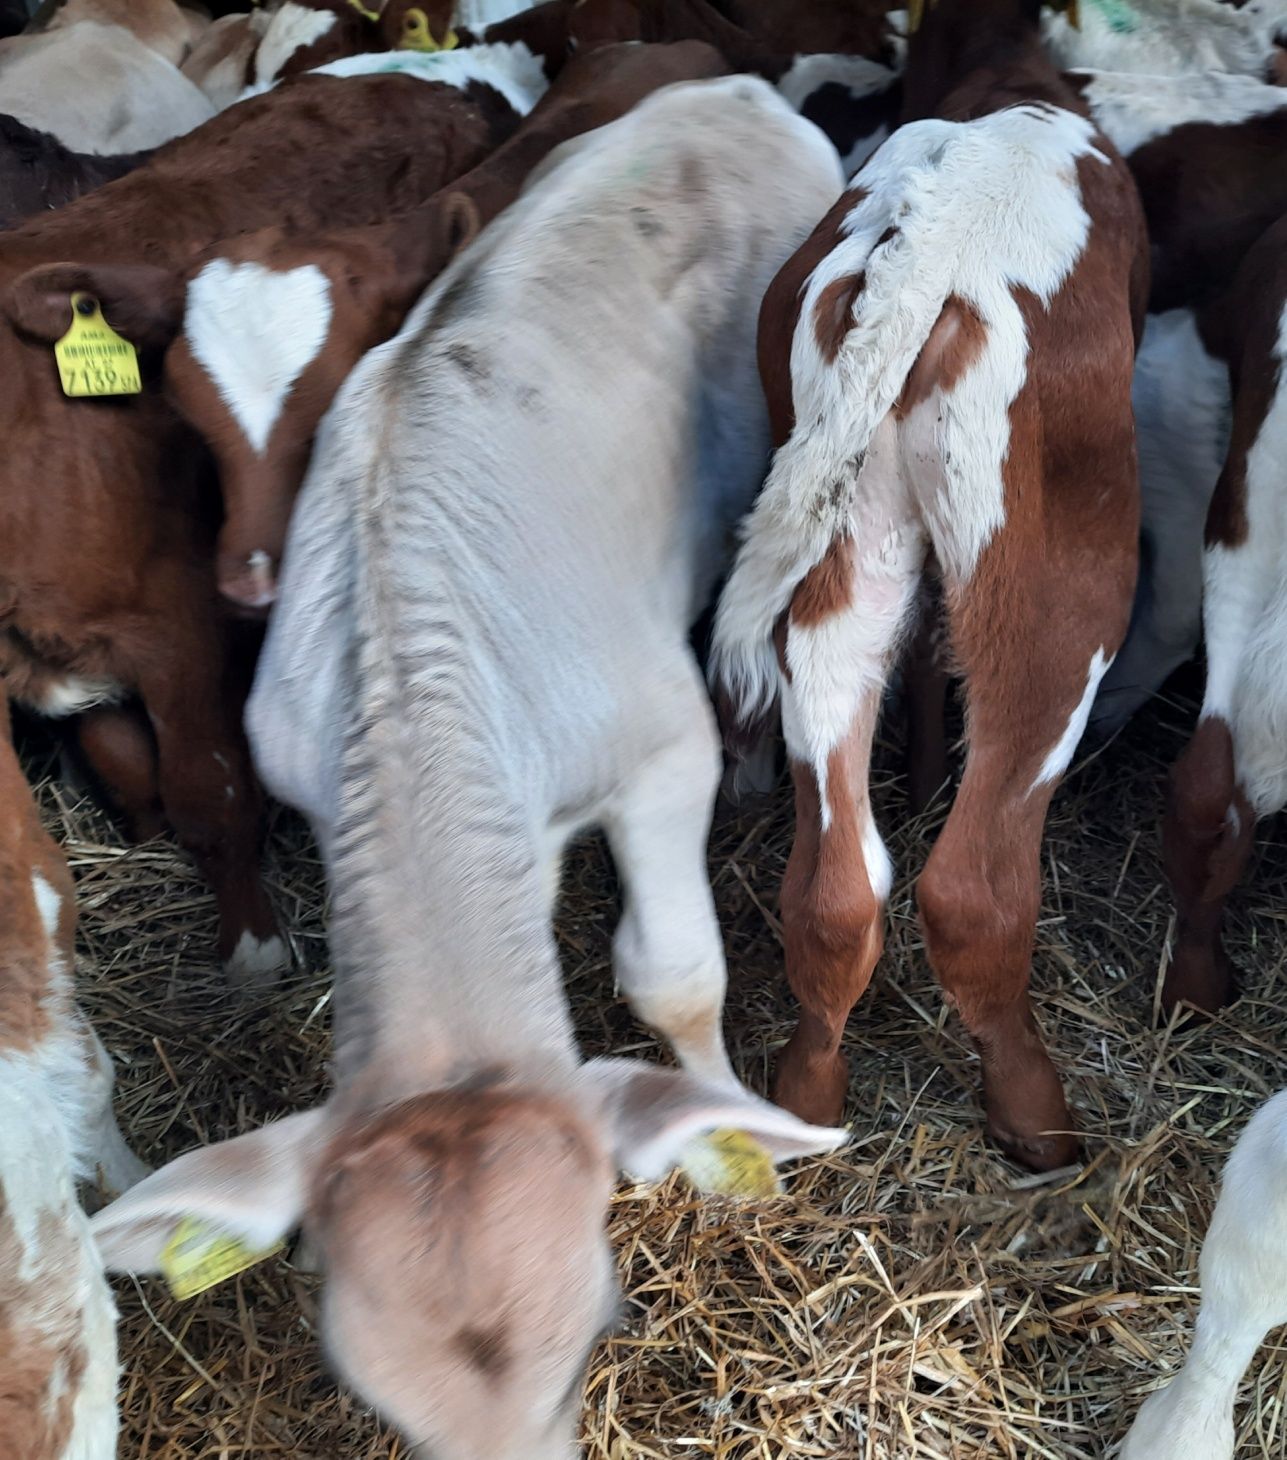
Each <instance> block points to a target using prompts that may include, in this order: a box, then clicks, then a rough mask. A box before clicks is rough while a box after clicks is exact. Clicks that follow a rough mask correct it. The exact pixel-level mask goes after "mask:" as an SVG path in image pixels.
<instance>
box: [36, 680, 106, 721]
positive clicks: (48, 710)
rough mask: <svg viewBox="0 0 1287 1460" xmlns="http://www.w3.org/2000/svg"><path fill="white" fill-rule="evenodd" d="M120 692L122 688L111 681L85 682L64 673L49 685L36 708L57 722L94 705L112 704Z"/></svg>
mask: <svg viewBox="0 0 1287 1460" xmlns="http://www.w3.org/2000/svg"><path fill="white" fill-rule="evenodd" d="M123 693H124V691H123V690H122V688H121V686H120V685H119V684H116V683H115V682H114V681H112V680H110V679H86V678H84V677H83V676H82V675H79V674H64V675H63V676H62V677H61V678H60V679H56V680H54V681H52V683H50V684H49V686H48V687H47V688H46V690H45V693H44V694H43V695H42V696H41V699H40V702H39V704H38V705H37V706H36V708H37V709H39V711H40V712H41V714H42V715H48V716H50V717H51V718H52V719H55V720H57V719H62V718H63V717H64V716H67V715H78V714H80V712H81V711H82V710H88V709H92V708H93V706H94V705H109V704H112V703H114V702H115V701H116V700H118V699H120V697H121V695H122V694H123Z"/></svg>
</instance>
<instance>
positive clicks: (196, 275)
mask: <svg viewBox="0 0 1287 1460" xmlns="http://www.w3.org/2000/svg"><path fill="white" fill-rule="evenodd" d="M453 54H454V53H453ZM471 54H472V53H471ZM724 69H725V67H724V64H723V62H722V61H721V60H720V58H719V55H718V54H717V53H716V52H715V51H713V50H712V49H711V48H710V47H708V46H703V45H702V44H700V43H699V42H696V41H688V42H684V43H681V44H679V45H675V46H617V47H609V48H606V49H604V50H601V51H594V52H591V53H590V54H588V55H586V56H583V57H581V58H579V59H578V60H575V61H573V62H572V63H571V64H570V65H569V66H568V67H567V68H566V70H565V71H564V72H563V74H562V75H561V76H560V77H559V79H558V80H557V81H556V82H555V84H554V86H553V87H552V89H551V90H550V92H549V93H548V95H546V96H545V97H544V98H543V99H542V100H541V102H540V103H539V104H538V105H537V107H536V109H535V110H534V111H533V112H532V114H531V116H530V117H529V118H528V119H527V121H526V122H525V123H524V124H523V125H522V126H520V128H519V129H518V131H517V132H516V133H515V134H514V136H513V137H511V138H510V139H509V141H508V142H506V143H505V144H504V145H503V146H502V147H500V148H499V149H498V150H497V151H496V152H494V153H493V154H492V155H491V156H490V157H488V158H487V159H486V160H485V161H483V162H481V163H479V164H478V166H477V167H475V168H474V169H472V171H470V172H468V173H466V174H465V175H464V176H463V177H461V178H458V179H456V181H455V182H453V183H452V184H451V185H450V187H449V188H447V189H446V190H444V191H443V192H442V193H440V194H437V195H435V196H434V197H433V198H431V199H430V200H429V201H428V202H426V203H424V204H422V205H421V206H420V207H419V208H415V209H413V210H411V211H410V212H409V213H406V214H404V215H402V216H401V217H398V218H394V219H390V220H389V221H387V222H384V223H377V224H375V225H373V226H371V227H366V228H357V229H349V230H346V231H344V232H335V233H324V234H313V235H308V236H304V237H300V236H298V235H297V234H287V233H285V232H284V230H282V229H280V228H272V229H267V230H265V231H264V232H261V233H252V234H248V235H244V236H242V237H240V238H236V239H232V240H230V241H229V242H228V243H226V244H220V245H219V247H218V248H217V249H216V250H214V257H212V258H208V259H206V260H203V261H202V262H201V263H199V264H198V265H197V266H196V267H194V268H193V269H192V270H191V272H190V277H189V279H188V282H187V284H186V296H187V305H186V311H185V313H184V316H183V326H182V332H181V333H180V335H179V337H178V339H177V340H176V342H175V344H174V345H173V346H172V347H171V349H170V351H169V353H168V354H167V356H166V362H165V370H166V380H167V384H168V389H169V393H170V396H171V398H172V399H173V401H174V402H175V404H176V405H177V407H178V408H179V410H180V411H181V412H182V413H183V415H184V416H185V418H186V419H187V420H188V421H189V422H190V423H191V424H192V425H193V426H194V427H195V428H196V429H197V430H198V431H199V432H201V434H202V435H203V436H204V438H205V440H206V442H207V443H208V444H209V446H210V448H211V450H212V452H213V453H214V457H215V460H216V462H217V463H218V466H219V476H220V483H221V486H222V491H223V503H224V520H223V525H222V527H221V529H220V534H219V551H218V581H219V588H220V591H221V592H222V593H223V594H224V595H225V596H226V597H227V598H228V599H229V600H230V601H231V602H232V603H234V604H236V605H237V606H238V607H239V608H241V609H243V610H260V609H265V608H267V607H268V606H269V604H271V602H272V600H273V596H274V593H275V584H276V573H277V566H278V563H279V562H280V559H281V552H282V546H283V543H284V541H285V536H286V526H287V523H288V522H289V519H290V511H291V506H292V504H293V502H294V500H295V494H296V492H297V491H298V489H299V483H300V481H301V479H302V478H303V475H304V470H305V468H306V466H307V464H308V457H309V452H310V450H311V448H312V443H313V435H314V433H315V431H316V430H317V425H318V422H319V421H320V420H321V419H322V416H323V415H324V414H325V412H326V410H327V408H328V406H329V405H330V403H331V400H332V398H333V397H334V395H335V392H336V390H338V389H339V387H340V385H341V383H342V382H343V380H344V378H345V376H346V375H347V374H348V372H349V371H350V370H351V369H352V367H353V366H354V365H355V364H356V363H357V361H358V360H359V359H360V358H361V356H362V355H363V354H364V353H365V352H366V351H367V350H369V349H370V348H371V347H372V346H373V345H376V344H378V343H379V342H380V341H381V340H385V339H388V337H389V336H390V335H391V334H393V333H394V332H395V331H396V330H397V329H398V327H399V326H400V324H401V323H402V320H403V317H404V316H405V314H406V312H407V310H408V309H409V308H410V307H411V305H412V304H413V303H414V302H415V300H416V299H417V298H418V297H419V296H420V294H421V293H422V292H423V291H424V288H425V285H426V284H428V283H429V281H430V280H431V279H432V278H434V277H435V276H436V275H437V274H438V273H440V272H441V270H442V269H443V268H444V267H445V266H446V264H447V263H448V261H449V260H450V258H451V257H452V255H453V254H454V253H455V252H456V250H457V249H458V248H459V247H460V246H461V245H462V244H464V243H466V242H468V241H469V239H470V238H471V237H472V236H473V235H474V233H476V232H477V231H478V229H479V228H480V227H482V226H484V225H485V224H486V223H487V222H488V221H489V220H490V219H492V218H494V217H495V216H496V215H497V214H498V213H500V212H501V210H502V209H503V208H505V207H506V206H507V205H508V204H509V203H510V202H512V201H513V199H514V198H515V197H516V196H517V194H518V192H519V189H520V188H521V187H522V185H523V183H524V181H525V180H526V178H527V176H528V174H529V173H530V172H531V170H532V169H533V168H534V167H535V166H537V164H538V163H540V162H541V161H542V160H543V159H544V158H545V157H546V155H547V154H548V153H549V152H550V151H551V150H552V149H553V148H554V147H556V146H558V144H559V143H561V142H563V141H565V140H566V139H567V138H569V137H572V136H575V135H576V134H578V133H580V132H585V131H588V130H590V129H591V128H593V127H597V126H601V125H603V124H604V123H605V122H609V121H611V120H613V118H615V117H618V116H620V115H621V114H622V113H623V112H626V111H628V110H629V109H630V107H631V106H633V105H634V103H635V102H636V101H638V100H639V99H640V98H641V97H642V96H645V95H647V94H648V93H649V92H650V91H654V90H656V88H657V87H659V86H664V85H666V84H668V83H669V82H672V81H681V80H684V79H688V78H694V77H700V76H714V75H716V74H718V73H719V72H721V71H723V70H724ZM319 276H320V279H321V281H322V284H321V287H322V289H323V291H324V293H323V296H322V297H323V298H324V299H325V301H326V303H327V306H328V309H327V316H326V322H325V328H324V330H323V331H320V332H319V335H318V338H317V339H316V341H315V349H314V350H313V353H312V354H311V356H309V357H304V356H303V355H302V353H301V352H300V351H299V349H298V342H297V340H296V339H295V338H294V337H293V336H285V335H283V336H281V337H279V338H270V339H267V340H265V339H264V337H263V335H264V331H263V320H264V319H265V318H266V317H267V315H268V314H269V313H271V311H272V309H273V307H274V304H273V301H274V299H276V298H278V297H281V296H282V295H289V293H290V291H291V290H292V289H293V288H297V287H299V285H300V284H301V282H302V281H303V280H305V279H317V278H318V277H319ZM235 278H241V279H244V280H245V281H246V282H245V286H244V288H243V289H241V290H240V292H239V296H238V307H237V309H236V310H235V311H234V310H233V309H231V308H230V307H229V300H228V292H229V291H228V283H229V282H230V281H231V280H233V279H235ZM288 356H289V358H287V357H288Z"/></svg>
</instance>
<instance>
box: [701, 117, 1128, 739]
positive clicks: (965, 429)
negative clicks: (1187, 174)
mask: <svg viewBox="0 0 1287 1460" xmlns="http://www.w3.org/2000/svg"><path fill="white" fill-rule="evenodd" d="M1093 138H1094V131H1093V128H1092V127H1091V125H1090V123H1089V122H1087V121H1086V120H1085V119H1084V118H1082V117H1079V116H1076V115H1074V114H1073V113H1071V112H1067V111H1063V110H1061V109H1059V108H1055V107H1046V106H1018V107H1012V108H1009V109H1007V110H1005V111H1002V112H998V113H996V114H994V115H992V116H988V117H984V118H981V119H980V120H978V121H974V122H968V123H956V122H944V121H937V120H932V121H923V122H913V123H911V124H910V125H908V126H905V127H901V128H899V129H898V131H896V132H895V133H894V135H893V136H892V137H891V138H890V139H889V141H888V142H886V143H885V144H884V146H882V147H881V148H880V150H879V151H878V152H877V153H876V155H875V156H874V157H873V158H872V159H871V161H870V162H869V163H868V164H867V166H866V167H864V168H863V169H862V171H861V172H860V173H859V174H858V176H857V177H856V178H855V179H854V186H855V187H861V188H863V189H865V190H866V192H867V196H866V197H865V198H863V199H862V200H861V201H858V202H856V203H855V205H854V207H853V209H852V211H851V212H850V214H849V216H848V218H847V219H846V221H845V224H844V228H843V236H842V238H841V239H840V241H839V242H838V243H837V244H836V246H835V247H834V248H833V249H832V251H831V252H830V253H829V254H828V255H827V257H826V258H825V259H824V260H823V261H822V263H821V264H819V266H818V267H817V268H816V269H815V270H814V272H813V274H812V275H811V276H810V278H809V281H808V283H807V284H806V286H805V289H804V296H803V304H802V309H801V314H800V321H799V324H798V326H797V328H796V331H795V336H794V339H793V342H792V349H791V383H792V392H793V397H794V405H795V419H796V422H797V426H796V429H795V431H793V433H792V435H791V438H790V440H789V441H788V442H787V443H786V445H785V446H783V447H782V449H781V450H779V451H778V453H777V455H776V457H775V459H774V462H773V468H772V471H771V472H770V474H769V478H768V481H767V483H766V485H765V487H764V490H763V491H762V492H761V494H760V497H759V499H758V501H757V502H756V505H755V509H754V511H753V513H752V514H751V516H750V518H749V520H748V523H747V525H746V528H745V534H744V537H745V540H744V542H743V545H742V549H741V551H740V553H739V555H738V558H737V563H736V566H735V568H734V571H733V574H732V576H731V578H730V579H729V582H728V585H727V587H726V588H725V590H724V594H723V597H722V599H721V602H720V606H719V612H718V615H717V620H716V629H715V638H714V645H713V653H712V669H713V672H714V673H715V674H716V675H717V676H718V677H719V678H720V679H721V680H722V681H723V682H724V684H725V685H726V686H727V687H728V689H729V691H730V693H731V695H732V697H733V699H734V701H735V703H737V704H738V705H739V706H740V707H741V709H742V712H743V713H744V714H750V713H754V712H755V711H757V710H759V709H763V708H764V707H766V706H767V705H768V704H769V703H770V702H771V700H772V698H773V695H774V692H775V691H776V689H777V688H778V669H777V661H776V656H775V654H774V652H773V645H772V632H773V626H774V624H775V623H776V622H777V619H778V617H779V615H780V614H781V613H782V611H783V610H784V609H785V608H786V606H787V604H788V603H789V602H790V599H791V595H792V594H793V592H794V591H795V588H796V586H797V585H798V584H799V583H800V581H801V579H802V578H803V577H804V576H805V574H806V573H807V572H808V571H809V569H810V568H812V567H813V566H814V565H815V564H816V563H818V562H819V561H820V560H821V559H822V557H823V556H824V554H825V553H826V551H827V549H828V547H829V546H830V544H831V542H832V540H833V539H834V538H836V537H838V536H850V537H853V538H854V540H855V541H856V542H858V543H859V544H862V543H863V541H864V539H863V537H862V531H863V526H862V522H861V520H860V519H861V513H862V510H867V509H868V508H870V510H872V511H877V510H878V506H877V504H875V503H872V502H871V501H870V498H871V496H872V491H869V490H868V488H867V485H866V481H865V473H866V465H865V463H866V460H867V457H868V454H869V452H871V450H872V447H873V439H874V436H875V433H876V430H877V428H878V426H879V425H880V423H881V422H882V421H883V420H884V419H885V418H886V417H887V415H888V414H889V412H890V410H891V408H892V406H893V404H894V402H895V401H896V400H897V398H898V396H899V393H900V392H901V391H902V388H903V385H904V383H905V382H906V380H907V376H908V374H909V372H910V370H911V368H912V366H913V364H914V363H915V361H916V359H917V357H918V356H919V354H920V351H921V349H922V347H923V346H924V344H925V341H926V339H927V338H928V336H929V334H930V331H931V330H932V329H933V328H934V326H935V324H936V323H937V321H938V319H939V317H940V315H941V314H942V311H943V307H944V304H945V302H946V300H947V298H948V296H949V295H951V294H956V295H957V296H959V297H960V298H961V299H963V300H964V301H965V302H966V303H967V304H968V305H969V306H970V307H971V308H973V309H974V310H975V312H976V313H977V314H978V316H979V318H980V319H981V321H982V322H983V325H984V328H985V330H986V343H985V346H984V349H983V351H982V353H981V356H980V359H979V360H978V361H977V362H975V364H974V366H973V367H972V368H971V369H970V370H968V371H966V373H965V374H964V376H963V377H962V378H961V379H960V380H959V381H958V382H957V383H956V385H955V387H954V389H953V391H952V392H951V394H950V396H944V395H942V393H941V392H940V393H936V400H937V401H938V402H939V403H940V405H941V408H942V410H943V413H944V414H943V421H942V424H941V426H939V427H937V428H936V429H937V432H938V439H937V442H936V444H934V445H933V446H932V448H931V449H930V451H929V455H928V457H927V460H926V461H924V462H922V461H919V460H918V461H916V462H913V463H911V464H910V465H911V470H912V472H913V474H914V475H915V476H916V477H917V478H920V479H922V480H923V479H924V476H925V468H926V466H927V464H928V465H931V466H933V467H934V471H933V472H932V473H931V474H932V475H933V476H935V478H936V479H938V480H941V481H943V482H945V483H946V485H945V486H944V487H942V488H940V489H939V490H936V491H934V492H933V493H932V494H931V497H932V500H931V499H927V500H926V501H923V502H920V503H918V504H917V505H918V507H919V510H920V514H921V518H922V520H923V522H924V525H925V528H926V529H927V531H928V532H929V533H930V535H931V537H932V538H933V541H934V546H935V549H936V552H937V554H938V556H939V560H940V563H941V565H942V567H943V570H944V573H945V574H946V575H947V576H948V578H949V580H955V581H957V582H960V583H963V582H965V581H967V580H968V578H969V576H970V574H971V573H972V571H973V567H974V563H975V562H976V561H977V558H978V555H979V553H980V552H982V550H983V549H984V547H986V545H987V543H988V542H989V541H990V540H991V537H992V535H993V534H994V533H995V531H996V529H997V528H998V527H999V526H1000V525H1001V523H1002V522H1003V521H1004V517H1005V504H1004V495H1003V482H1002V476H1001V468H1002V464H1003V462H1004V459H1005V454H1006V451H1007V449H1008V445H1009V407H1010V404H1011V403H1012V401H1013V400H1014V398H1015V396H1016V395H1017V394H1018V392H1019V390H1020V389H1021V388H1022V385H1023V382H1024V380H1025V378H1026V372H1027V358H1028V340H1027V331H1026V329H1025V326H1024V322H1023V317H1022V314H1021V313H1020V310H1019V306H1018V304H1017V302H1016V300H1015V297H1014V290H1015V289H1016V288H1025V289H1027V290H1029V291H1030V292H1031V293H1032V294H1034V295H1035V296H1036V297H1037V298H1038V299H1039V300H1041V301H1042V302H1043V303H1047V304H1048V303H1049V302H1050V300H1051V299H1052V298H1053V297H1054V296H1055V294H1056V293H1057V292H1058V291H1059V289H1060V288H1061V287H1062V285H1063V283H1064V282H1065V280H1066V279H1067V278H1068V276H1069V274H1070V273H1071V272H1072V270H1073V268H1074V266H1075V264H1076V262H1077V260H1078V258H1079V257H1080V256H1081V253H1082V251H1083V249H1084V247H1085V244H1086V239H1087V236H1088V233H1089V228H1090V219H1089V217H1088V216H1087V214H1086V210H1085V208H1084V207H1083V206H1082V202H1081V196H1080V192H1079V189H1078V187H1077V183H1076V163H1077V162H1078V160H1079V159H1081V158H1085V157H1092V158H1095V159H1096V160H1098V161H1101V162H1105V163H1106V162H1107V159H1106V158H1104V157H1103V155H1102V154H1101V153H1100V152H1099V151H1098V150H1097V149H1096V148H1095V146H1094V141H1093ZM891 227H892V228H896V229H897V232H896V233H895V235H894V236H893V238H892V239H891V240H890V241H889V242H887V243H886V244H884V245H882V246H880V248H879V249H878V248H877V240H878V239H879V238H880V237H881V235H882V234H883V233H884V232H885V230H886V229H888V228H891ZM859 272H863V273H865V275H866V286H865V288H864V290H863V292H862V294H861V296H860V297H859V301H858V305H857V309H856V313H855V316H854V318H853V321H852V324H851V327H850V329H849V332H848V334H847V336H846V337H845V339H844V341H843V343H842V345H841V347H840V352H839V355H838V356H837V358H836V359H835V361H833V362H830V363H828V362H827V361H826V360H825V359H824V358H823V356H822V354H821V352H820V350H819V348H818V343H817V336H816V327H815V310H816V306H817V301H818V298H819V296H820V295H821V293H822V291H823V290H824V289H825V288H826V287H827V285H829V284H830V283H832V282H833V281H835V280H837V279H842V278H846V277H852V276H854V275H856V274H858V273H859ZM912 414H913V416H915V415H917V414H918V412H913V413H912ZM925 429H926V428H925V427H923V426H922V427H919V428H917V430H916V431H911V432H908V433H906V441H905V443H904V450H903V455H904V458H905V460H904V467H905V468H906V467H907V466H908V462H907V460H906V458H907V457H908V456H910V455H911V454H913V453H914V454H916V455H917V456H920V455H924V454H925V451H924V448H923V447H920V446H918V445H917V443H916V436H917V433H918V432H919V434H920V435H921V436H923V435H924V434H925ZM931 434H934V433H931ZM885 482H887V477H886V474H884V473H883V472H882V473H881V474H880V475H879V476H878V478H877V481H876V482H874V483H873V490H876V491H878V490H880V484H881V483H885ZM858 504H863V505H862V508H861V509H860V507H859V505H858ZM843 672H844V670H843V668H842V666H839V665H837V666H836V668H835V669H834V670H833V671H832V674H833V676H835V677H838V676H840V675H841V674H842V673H843Z"/></svg>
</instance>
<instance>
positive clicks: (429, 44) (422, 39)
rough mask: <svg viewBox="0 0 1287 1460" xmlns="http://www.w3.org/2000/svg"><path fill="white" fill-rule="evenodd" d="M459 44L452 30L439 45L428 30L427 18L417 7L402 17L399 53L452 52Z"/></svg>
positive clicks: (457, 37)
mask: <svg viewBox="0 0 1287 1460" xmlns="http://www.w3.org/2000/svg"><path fill="white" fill-rule="evenodd" d="M459 44H460V37H459V36H458V35H457V34H456V32H455V31H454V30H449V31H448V32H447V35H446V38H445V39H444V40H443V42H442V44H441V45H439V44H438V42H437V41H436V40H434V38H433V34H432V32H431V31H430V29H429V17H428V16H427V15H426V14H425V13H424V11H423V10H421V9H420V7H419V6H418V5H417V6H414V7H413V8H412V9H411V10H408V11H407V13H406V14H405V15H404V16H403V17H402V39H401V40H400V41H399V42H398V49H399V50H400V51H454V50H455V49H456V47H457V46H458V45H459Z"/></svg>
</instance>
